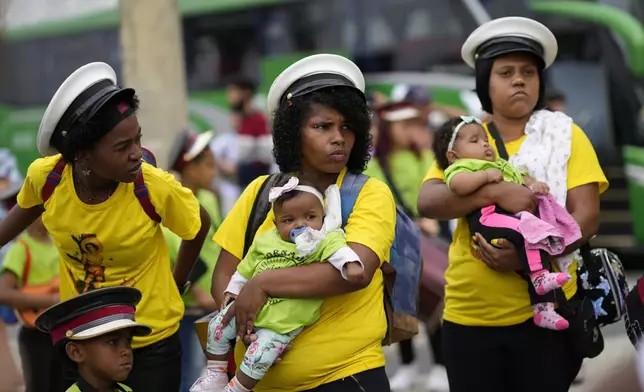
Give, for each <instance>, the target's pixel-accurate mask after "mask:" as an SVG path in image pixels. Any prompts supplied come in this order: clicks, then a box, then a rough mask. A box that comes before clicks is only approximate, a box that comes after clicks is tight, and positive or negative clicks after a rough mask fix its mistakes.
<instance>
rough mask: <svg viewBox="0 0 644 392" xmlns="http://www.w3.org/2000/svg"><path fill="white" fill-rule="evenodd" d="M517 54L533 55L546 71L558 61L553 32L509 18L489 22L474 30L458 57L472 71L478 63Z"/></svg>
mask: <svg viewBox="0 0 644 392" xmlns="http://www.w3.org/2000/svg"><path fill="white" fill-rule="evenodd" d="M516 52H526V53H531V54H534V55H535V56H537V57H538V58H540V59H541V60H543V64H544V68H548V67H550V66H551V65H552V63H553V62H554V61H555V58H556V57H557V40H556V39H555V36H554V34H552V31H550V30H549V29H548V28H547V27H546V26H544V25H543V24H541V23H539V22H537V21H536V20H532V19H528V18H522V17H518V16H510V17H506V18H499V19H494V20H491V21H489V22H487V23H484V24H482V25H481V26H479V27H478V28H477V29H476V30H474V31H473V32H472V34H470V36H469V37H468V38H467V40H466V41H465V43H464V44H463V47H462V48H461V57H463V60H464V61H465V62H466V63H467V65H469V66H470V67H472V68H474V63H475V62H476V60H478V59H493V58H496V57H498V56H501V55H504V54H508V53H516Z"/></svg>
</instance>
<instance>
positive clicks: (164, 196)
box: [143, 163, 201, 240]
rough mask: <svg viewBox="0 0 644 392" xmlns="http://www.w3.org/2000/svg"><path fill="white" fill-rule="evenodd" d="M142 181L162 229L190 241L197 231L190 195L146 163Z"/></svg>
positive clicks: (197, 219)
mask: <svg viewBox="0 0 644 392" xmlns="http://www.w3.org/2000/svg"><path fill="white" fill-rule="evenodd" d="M143 177H144V178H145V185H147V187H148V192H149V194H150V200H151V201H152V205H153V206H154V209H155V210H156V212H157V214H159V215H160V216H161V219H162V222H163V226H165V227H167V228H168V229H170V230H171V231H172V232H173V233H174V234H176V235H178V236H179V237H181V238H182V239H184V240H192V239H194V238H195V237H196V236H197V233H199V230H200V229H201V213H200V207H199V202H198V201H197V198H196V197H195V195H194V194H193V193H192V191H191V190H190V189H188V188H185V187H183V186H182V185H181V184H180V183H179V182H178V181H177V180H176V179H175V178H174V176H173V175H172V174H170V173H168V172H165V171H163V170H161V169H158V168H156V167H154V166H151V165H148V164H147V163H143Z"/></svg>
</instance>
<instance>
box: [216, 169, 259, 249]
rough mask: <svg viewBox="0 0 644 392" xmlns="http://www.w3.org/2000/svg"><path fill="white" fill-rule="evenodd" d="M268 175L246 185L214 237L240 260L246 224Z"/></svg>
mask: <svg viewBox="0 0 644 392" xmlns="http://www.w3.org/2000/svg"><path fill="white" fill-rule="evenodd" d="M267 177H268V176H262V177H258V178H256V179H255V180H254V181H253V182H251V183H250V184H249V185H248V186H247V187H246V189H245V190H244V192H242V194H241V196H239V199H237V202H235V205H234V206H233V208H232V209H231V210H230V212H229V213H228V215H226V219H224V221H223V222H222V224H221V226H219V228H218V229H217V232H216V233H215V236H214V237H213V238H212V239H213V241H215V242H216V243H217V244H219V246H221V247H222V249H225V250H226V251H227V252H228V253H230V254H232V255H233V256H235V257H237V258H238V259H239V260H241V259H242V254H243V253H244V237H245V236H246V226H247V223H248V218H249V217H250V212H251V210H252V208H253V204H254V202H255V198H256V197H257V192H259V188H261V186H262V184H263V183H264V181H266V178H267Z"/></svg>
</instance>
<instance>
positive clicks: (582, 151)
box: [567, 124, 608, 194]
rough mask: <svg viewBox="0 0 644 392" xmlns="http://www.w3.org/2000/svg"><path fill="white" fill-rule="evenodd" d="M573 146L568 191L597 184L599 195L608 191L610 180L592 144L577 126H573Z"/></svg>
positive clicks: (569, 164) (569, 161) (569, 166)
mask: <svg viewBox="0 0 644 392" xmlns="http://www.w3.org/2000/svg"><path fill="white" fill-rule="evenodd" d="M571 144H572V146H571V148H570V150H571V151H570V158H569V159H568V184H567V185H568V189H573V188H576V187H578V186H582V185H586V184H592V183H594V182H596V183H598V184H599V193H600V194H601V193H603V192H604V191H605V190H606V189H608V180H607V179H606V176H605V175H604V171H603V170H602V168H601V166H600V165H599V160H598V159H597V153H596V152H595V149H594V148H593V145H592V143H590V140H588V136H586V134H585V133H584V131H583V130H582V129H581V128H579V126H577V124H573V126H572V142H571Z"/></svg>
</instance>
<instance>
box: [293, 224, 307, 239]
mask: <svg viewBox="0 0 644 392" xmlns="http://www.w3.org/2000/svg"><path fill="white" fill-rule="evenodd" d="M306 229H308V227H306V226H300V227H296V228H294V229H293V230H291V233H290V234H289V237H290V238H291V241H293V242H295V237H297V236H298V235H300V234H302V233H304V232H305V231H306Z"/></svg>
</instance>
